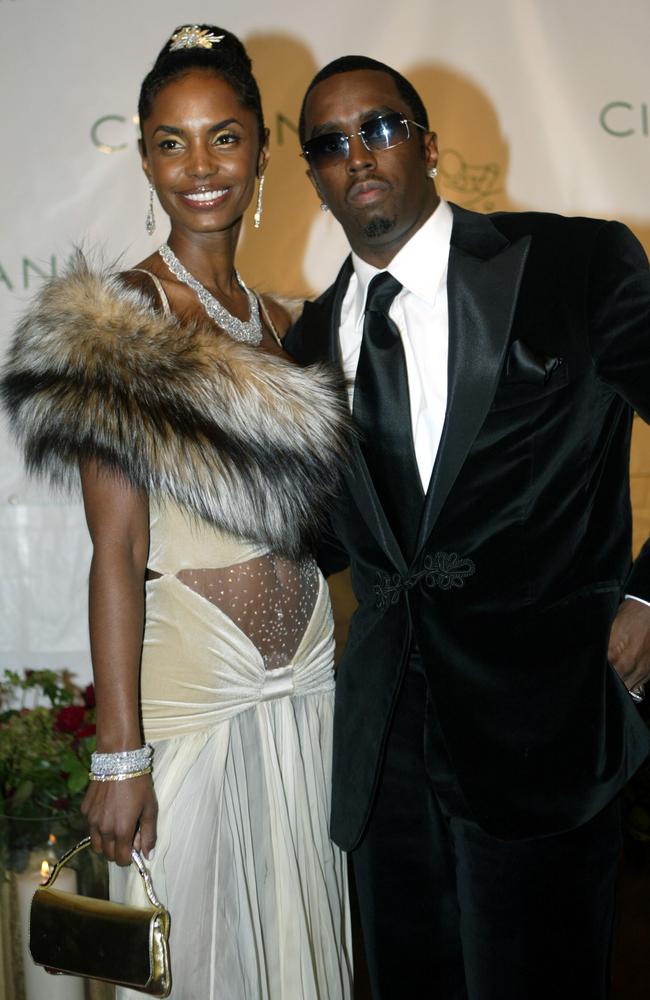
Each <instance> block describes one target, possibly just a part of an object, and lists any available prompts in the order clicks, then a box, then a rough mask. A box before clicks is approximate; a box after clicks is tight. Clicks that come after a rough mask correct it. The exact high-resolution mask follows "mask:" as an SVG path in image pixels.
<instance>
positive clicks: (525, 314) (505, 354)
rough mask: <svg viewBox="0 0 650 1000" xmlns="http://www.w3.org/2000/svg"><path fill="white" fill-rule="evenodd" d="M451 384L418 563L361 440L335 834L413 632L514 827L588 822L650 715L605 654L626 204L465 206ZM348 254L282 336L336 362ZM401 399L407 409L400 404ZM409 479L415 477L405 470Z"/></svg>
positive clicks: (480, 796)
mask: <svg viewBox="0 0 650 1000" xmlns="http://www.w3.org/2000/svg"><path fill="white" fill-rule="evenodd" d="M452 208H453V213H454V224H453V231H452V238H451V251H450V256H449V270H448V298H449V369H448V402H447V413H446V420H445V424H444V429H443V434H442V440H441V443H440V448H439V452H438V455H437V459H436V463H435V467H434V470H433V475H432V479H431V484H430V486H429V490H428V493H427V496H426V500H425V506H424V511H423V515H422V519H421V523H420V529H419V543H418V547H417V553H416V555H415V557H414V558H413V560H412V561H411V562H410V563H409V564H407V563H406V562H405V560H404V557H403V555H402V553H401V551H400V549H399V547H398V545H397V543H396V541H395V538H394V536H393V534H392V532H391V529H390V527H389V525H388V522H387V520H386V518H385V516H384V513H383V510H382V508H381V505H380V503H379V501H378V498H377V494H376V492H375V489H374V487H373V483H372V482H371V480H370V477H369V475H368V470H367V467H366V465H365V462H364V459H363V456H362V454H361V450H360V448H359V447H358V445H355V448H354V456H353V461H352V463H351V467H350V468H349V470H348V472H347V474H346V476H345V482H344V490H343V495H342V497H341V500H340V502H339V504H338V507H337V509H336V510H335V512H334V513H333V516H332V537H333V542H332V544H331V545H329V544H328V545H325V546H324V548H323V565H324V569H325V570H326V571H334V570H336V569H340V568H342V567H343V566H344V565H345V564H347V563H348V562H349V564H350V566H351V573H352V582H353V587H354V592H355V595H356V597H357V600H358V602H359V607H358V610H357V611H356V613H355V615H354V618H353V620H352V624H351V628H350V633H349V638H348V642H347V647H346V650H345V653H344V655H343V658H342V662H341V664H340V666H339V671H338V677H337V694H336V710H335V725H334V740H335V744H334V770H333V792H332V833H333V836H334V839H335V840H336V841H337V842H338V843H339V844H340V845H341V846H342V847H344V848H346V849H352V848H354V847H355V845H356V844H357V843H358V842H359V840H360V838H361V837H362V835H363V831H364V828H365V824H366V821H367V818H368V815H369V812H370V809H371V806H372V801H373V795H374V790H375V788H376V785H377V781H378V778H379V774H380V765H381V759H382V749H383V747H384V744H385V741H386V737H387V733H388V729H389V726H390V719H391V714H392V710H393V708H394V705H395V699H396V697H397V694H398V690H399V687H400V680H401V677H402V674H403V670H404V668H405V665H406V662H407V658H408V653H409V648H410V645H411V641H412V639H413V638H415V640H416V641H417V644H418V646H419V649H420V652H421V655H422V659H423V662H424V666H425V669H426V672H427V677H428V682H429V685H430V689H431V691H432V693H433V697H434V699H435V705H436V710H437V713H438V716H439V719H440V724H441V727H442V731H443V735H444V739H445V742H446V746H447V749H448V752H449V755H450V758H451V761H452V763H453V766H454V768H455V770H456V773H457V776H458V780H459V782H460V784H461V787H462V790H463V792H464V795H465V798H466V800H467V803H468V805H469V808H470V809H471V812H472V814H473V817H474V818H475V820H476V821H477V822H478V823H479V824H480V825H481V826H482V827H483V828H484V829H485V830H487V831H489V832H490V833H492V834H494V835H496V836H501V837H504V838H522V837H529V836H540V835H544V834H547V833H552V832H558V831H561V830H566V829H570V828H573V827H575V826H577V825H578V824H580V823H582V822H584V821H586V820H587V819H588V818H590V817H591V816H592V815H594V814H595V813H596V812H597V811H598V810H600V809H601V808H602V807H603V806H604V805H605V804H606V803H607V802H608V801H610V800H611V798H612V797H613V796H614V795H615V793H616V792H617V791H618V790H619V789H620V788H621V786H622V785H623V783H624V782H625V780H626V779H627V778H628V777H629V776H630V775H631V774H632V772H633V771H634V770H635V769H636V768H637V767H638V766H639V764H640V763H641V761H642V760H643V758H644V756H645V755H646V753H647V750H648V734H647V730H646V728H645V726H644V725H643V723H642V721H641V720H640V719H639V717H638V716H637V712H636V709H635V707H634V705H633V703H632V701H631V699H630V697H629V696H628V694H627V691H626V689H625V687H624V685H623V683H622V682H621V680H620V679H619V677H618V675H617V674H616V673H615V672H614V671H613V669H612V668H611V667H610V666H609V664H608V663H607V657H606V650H607V641H608V635H609V630H610V626H611V622H612V619H613V617H614V615H615V613H616V610H617V607H618V605H619V602H620V601H621V599H622V596H623V594H624V593H626V592H630V593H634V594H636V595H637V596H639V597H642V598H645V599H647V600H650V544H646V546H645V548H644V549H643V551H642V553H641V554H640V556H639V557H638V559H637V560H636V562H635V564H634V566H633V567H632V565H631V513H630V502H629V479H628V461H629V445H630V433H631V425H632V417H633V410H636V411H637V412H638V413H639V414H640V415H641V417H643V418H644V419H645V420H650V273H649V271H648V264H647V260H646V257H645V254H644V252H643V250H642V248H641V247H640V245H639V243H638V242H637V240H636V239H635V238H634V236H633V235H632V234H631V233H630V232H629V230H628V229H626V228H625V226H623V225H621V224H619V223H611V222H603V221H598V220H593V219H565V218H562V217H559V216H553V215H546V214H534V213H499V214H495V215H492V216H485V215H479V214H476V213H474V212H468V211H465V210H463V209H460V208H458V207H456V206H452ZM350 273H351V264H350V261H349V260H348V261H346V263H345V264H344V266H343V268H342V270H341V272H340V273H339V276H338V278H337V280H336V282H335V283H334V284H333V285H332V286H331V287H330V288H329V289H328V290H327V291H326V292H325V293H324V294H323V295H322V296H321V297H320V298H319V299H318V300H317V301H315V302H313V303H307V304H306V305H305V308H304V312H303V315H302V317H301V319H300V320H299V321H298V323H297V325H296V326H295V327H294V328H293V330H291V331H290V333H289V335H288V337H287V340H286V344H285V346H286V347H287V349H288V350H289V352H290V353H291V354H293V355H294V356H295V357H296V358H297V359H298V360H299V361H300V362H302V363H305V364H307V363H311V362H314V361H317V360H322V359H329V360H331V361H333V362H335V363H338V358H339V351H338V326H339V316H340V309H341V302H342V299H343V296H344V294H345V290H346V288H347V285H348V281H349V276H350ZM405 419H408V414H406V415H405ZM404 488H405V489H407V488H408V484H404Z"/></svg>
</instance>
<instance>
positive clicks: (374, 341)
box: [352, 271, 424, 561]
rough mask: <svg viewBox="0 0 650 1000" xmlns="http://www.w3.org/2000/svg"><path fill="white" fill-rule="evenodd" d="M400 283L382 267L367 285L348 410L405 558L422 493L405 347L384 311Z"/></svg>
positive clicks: (414, 534)
mask: <svg viewBox="0 0 650 1000" xmlns="http://www.w3.org/2000/svg"><path fill="white" fill-rule="evenodd" d="M401 287H402V286H401V284H400V283H399V281H397V279H396V278H394V277H393V276H392V274H389V273H388V272H387V271H384V272H382V273H381V274H378V275H377V276H376V277H374V278H373V279H372V281H371V282H370V285H369V287H368V297H367V299H366V314H365V318H364V322H363V340H362V341H361V351H360V353H359V364H358V366H357V373H356V376H355V381H354V401H353V405H352V412H353V414H354V418H355V421H356V423H357V426H358V427H359V429H360V430H361V432H362V435H363V439H362V443H361V447H362V449H363V454H364V457H365V459H366V463H367V465H368V468H369V470H370V475H371V476H372V480H373V483H374V486H375V489H376V491H377V495H378V496H379V499H380V501H381V504H382V507H383V508H384V512H385V514H386V517H387V518H388V521H389V523H390V526H391V528H392V529H393V532H394V534H395V537H396V538H397V541H398V542H399V544H400V547H401V549H402V552H403V553H404V555H405V557H406V559H407V561H408V560H409V559H410V558H411V557H412V555H413V554H414V550H415V543H416V541H417V532H418V526H419V522H420V514H421V512H422V501H423V498H424V494H423V492H422V483H421V480H420V475H419V472H418V467H417V462H416V459H415V450H414V448H413V436H412V434H411V407H410V403H409V390H408V379H407V376H406V360H405V358H404V348H403V347H402V339H401V337H400V335H399V330H398V329H397V327H396V326H395V324H394V323H393V321H392V320H391V319H389V317H388V310H389V309H390V305H391V302H392V301H393V299H394V298H395V296H396V295H397V293H398V292H399V291H400V289H401Z"/></svg>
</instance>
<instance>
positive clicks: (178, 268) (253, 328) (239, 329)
mask: <svg viewBox="0 0 650 1000" xmlns="http://www.w3.org/2000/svg"><path fill="white" fill-rule="evenodd" d="M158 253H159V254H160V256H161V257H162V259H163V260H164V262H165V264H166V265H167V267H168V268H169V270H170V271H171V272H172V274H173V275H174V277H175V278H178V280H179V281H182V282H183V284H184V285H187V286H188V288H191V289H192V291H193V292H194V294H195V295H196V297H197V299H198V300H199V302H200V303H201V305H202V306H203V308H204V309H205V311H206V313H207V314H208V316H209V317H210V319H212V320H214V322H215V323H216V324H217V326H219V327H221V329H222V330H224V331H225V332H226V333H227V334H228V336H229V337H232V339H233V340H238V341H240V342H241V343H242V344H252V345H253V346H257V344H261V343H262V323H261V320H260V306H259V302H258V301H257V298H256V297H255V295H253V293H252V292H251V291H249V289H248V288H247V287H246V285H245V284H244V282H243V281H242V279H241V278H240V276H239V272H238V271H235V276H236V278H237V281H238V282H239V284H240V285H241V287H242V288H243V290H244V291H245V292H246V295H247V297H248V308H249V310H250V314H251V315H250V319H249V320H241V319H237V317H236V316H233V314H232V313H230V312H228V310H227V309H226V308H225V306H222V305H221V303H220V302H219V300H218V299H216V298H215V297H214V295H211V294H210V292H209V291H208V290H207V288H205V286H204V285H202V284H201V282H200V281H197V279H196V278H195V277H194V275H192V274H190V272H189V271H188V270H187V268H185V267H183V265H182V264H181V262H180V260H179V259H178V257H177V256H176V254H175V253H174V251H173V250H172V249H171V248H170V247H169V246H168V245H167V244H166V243H163V245H162V246H161V247H159V248H158Z"/></svg>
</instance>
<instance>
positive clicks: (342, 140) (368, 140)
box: [302, 111, 426, 170]
mask: <svg viewBox="0 0 650 1000" xmlns="http://www.w3.org/2000/svg"><path fill="white" fill-rule="evenodd" d="M409 125H415V127H416V128H420V129H422V131H423V132H426V129H425V127H424V125H418V123H417V122H413V121H410V119H408V118H404V116H403V115H401V114H400V113H399V111H395V112H393V113H392V114H390V115H377V117H376V118H370V119H369V120H368V121H367V122H364V123H363V125H362V126H361V128H360V129H359V131H358V132H352V133H351V134H350V135H346V134H345V132H326V133H324V134H323V135H317V136H315V137H314V138H313V139H308V140H307V142H305V143H304V144H303V147H302V155H303V156H304V157H305V159H306V160H307V161H308V162H309V164H310V166H312V167H316V169H317V170H321V169H322V168H323V167H328V166H329V165H330V164H333V163H339V162H340V161H341V160H347V158H348V156H349V155H350V139H353V138H354V136H357V135H358V136H359V138H360V139H361V141H362V143H363V144H364V146H365V147H366V149H367V150H369V151H370V152H373V153H375V152H378V151H379V150H382V149H392V148H393V146H399V145H400V144H401V143H403V142H407V140H408V139H410V138H411V130H410V129H409Z"/></svg>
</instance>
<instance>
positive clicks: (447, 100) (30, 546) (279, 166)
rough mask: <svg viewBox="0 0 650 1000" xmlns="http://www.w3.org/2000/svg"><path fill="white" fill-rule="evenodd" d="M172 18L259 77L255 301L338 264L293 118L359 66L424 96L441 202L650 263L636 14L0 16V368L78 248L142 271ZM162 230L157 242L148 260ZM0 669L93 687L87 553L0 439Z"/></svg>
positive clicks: (95, 12)
mask: <svg viewBox="0 0 650 1000" xmlns="http://www.w3.org/2000/svg"><path fill="white" fill-rule="evenodd" d="M183 17H185V19H186V20H191V21H206V22H214V21H215V20H216V21H217V23H219V24H223V25H224V26H225V27H228V28H230V29H231V30H233V31H235V32H236V33H237V34H239V35H240V37H242V39H243V40H244V41H245V43H246V44H247V46H248V48H249V51H250V52H251V55H252V56H253V59H254V64H255V69H256V73H257V77H258V81H259V83H260V86H261V89H262V95H263V98H264V104H265V111H266V114H267V119H268V124H269V126H270V128H271V135H272V150H273V151H272V161H271V166H270V168H269V173H268V175H267V185H266V187H267V193H268V195H269V200H268V202H267V211H266V214H265V219H264V229H263V231H262V233H261V234H257V233H252V232H251V231H250V230H248V231H245V233H244V236H243V244H242V248H241V257H240V261H241V262H242V266H241V270H242V272H243V273H244V275H245V277H246V279H247V280H248V281H249V282H250V283H252V284H257V285H258V287H265V288H274V289H277V290H278V291H282V292H288V293H294V294H295V293H302V292H304V293H309V292H310V291H317V290H319V289H321V288H322V287H324V286H325V285H326V284H327V283H329V281H330V279H331V278H332V277H333V275H334V273H335V272H336V269H337V267H338V265H339V263H340V261H341V259H342V257H343V254H344V252H345V243H344V241H343V239H342V237H341V234H340V232H339V231H338V228H337V226H336V223H334V222H333V220H331V219H330V218H328V217H326V216H323V215H322V213H320V212H318V209H317V204H316V202H315V200H314V197H313V193H312V192H311V189H310V187H309V185H308V182H307V180H306V179H304V178H303V177H302V174H303V172H304V168H303V165H302V161H300V160H299V158H298V155H297V154H298V149H297V143H296V138H295V125H296V122H297V118H298V109H299V105H300V99H301V96H302V93H303V91H304V88H305V86H306V84H307V83H308V82H309V80H310V79H311V77H312V75H313V74H314V73H315V72H316V71H317V69H318V68H319V67H320V66H321V65H323V64H324V63H325V62H327V61H329V60H330V59H332V58H335V57H336V56H339V55H343V54H346V53H350V52H360V53H364V54H367V55H371V56H374V57H375V58H378V59H381V60H383V61H385V62H388V63H391V64H393V65H394V66H396V67H397V68H399V69H400V70H402V71H403V72H404V73H406V75H407V76H409V77H410V78H411V79H412V80H413V82H414V83H415V84H416V86H417V87H418V89H420V91H421V92H422V95H423V97H424V99H425V103H426V104H427V106H428V108H429V113H430V117H431V122H432V127H434V128H436V129H437V130H438V132H439V136H440V146H441V150H442V158H441V181H442V190H443V193H444V194H445V195H446V196H447V197H449V198H451V199H452V200H454V201H457V202H459V203H460V204H464V205H467V206H470V207H474V208H476V209H478V210H483V211H489V210H491V209H493V208H515V209H516V208H522V209H524V208H525V209H539V210H545V211H558V212H562V213H565V214H587V215H597V216H605V217H609V218H620V219H623V220H624V221H626V222H627V223H628V224H629V225H630V226H631V227H632V228H633V229H634V230H635V232H636V233H637V235H639V237H640V238H641V240H642V241H643V242H644V244H645V246H646V249H648V248H649V247H650V206H649V205H648V196H647V191H648V179H649V177H650V169H649V168H650V86H649V84H648V74H647V40H648V38H650V4H648V2H647V0H620V2H618V3H616V4H612V3H611V2H610V0H491V2H490V3H489V4H486V3H485V2H484V0H457V2H455V3H453V4H452V3H450V2H448V0H410V2H409V3H408V5H407V4H404V3H402V4H394V3H390V4H389V3H388V2H386V0H375V2H374V3H372V4H363V3H357V4H351V3H350V2H349V0H329V2H328V3H327V4H326V3H323V2H319V3H313V2H308V0H304V2H302V3H300V4H297V3H295V0H292V2H289V0H275V2H274V3H272V4H270V3H264V2H261V0H257V2H254V0H240V2H239V3H237V4H236V5H232V10H231V11H230V12H229V10H228V7H227V6H226V5H216V4H215V3H214V2H209V3H208V2H205V0H195V2H194V3H193V4H192V5H191V6H190V5H186V4H179V3H178V2H171V0H137V2H134V0H111V2H110V3H106V2H105V0H101V2H100V0H0V66H1V67H2V69H1V71H0V72H1V73H2V94H3V142H2V159H3V167H2V179H3V183H2V215H1V218H2V226H1V233H0V353H2V352H4V349H5V348H6V345H7V343H8V339H9V336H10V332H11V329H12V326H13V324H14V322H15V318H16V316H17V315H18V314H19V312H20V310H21V308H22V307H23V304H24V302H25V301H26V300H27V298H28V297H29V294H30V293H31V292H33V291H34V289H36V288H37V287H38V285H39V282H40V281H41V280H42V277H43V275H47V274H50V273H52V272H55V271H57V270H60V269H61V267H62V266H63V263H64V261H65V259H66V257H67V256H68V254H69V252H70V248H71V246H72V245H73V244H75V243H83V244H84V245H86V246H88V247H92V248H101V249H103V250H104V252H105V254H106V255H107V257H108V258H109V259H112V258H115V257H117V256H119V255H123V256H124V259H125V261H126V262H128V263H134V262H136V261H137V260H139V259H140V258H141V257H143V256H145V255H146V254H147V253H149V252H150V251H151V249H153V247H154V246H156V245H157V242H156V239H155V238H154V239H150V238H148V237H146V236H145V234H144V215H145V209H146V185H145V182H144V178H143V176H142V174H141V172H140V168H139V163H138V157H137V148H136V131H135V125H134V122H133V116H134V114H135V111H136V103H137V94H138V89H139V85H140V81H141V79H142V77H143V76H144V74H145V73H146V71H147V70H148V69H149V67H150V65H151V64H152V62H153V59H154V57H155V55H156V53H157V51H158V49H159V48H160V46H161V45H162V43H163V41H164V40H165V38H166V37H167V36H168V35H169V34H170V32H171V30H172V29H173V28H174V27H175V26H176V25H177V24H178V23H181V22H182V20H183ZM164 235H165V231H164V229H163V231H162V233H161V232H160V230H159V232H158V234H157V237H158V242H160V240H161V238H164ZM0 559H1V560H2V572H1V573H0V600H1V604H2V611H1V613H0V669H1V668H2V667H4V666H11V667H21V666H45V665H68V666H70V667H71V668H73V669H76V670H78V671H79V672H80V674H81V676H82V677H85V676H86V675H88V674H89V661H88V653H87V638H86V610H85V589H86V578H87V566H88V560H89V545H88V541H87V538H86V533H85V526H84V522H83V515H82V513H81V511H80V508H79V506H78V504H70V503H69V502H68V501H67V500H65V499H64V498H61V497H58V498H57V497H52V496H50V495H49V493H48V492H47V490H45V489H44V488H43V487H42V486H39V485H38V484H34V483H29V482H27V480H26V479H25V477H24V475H23V473H22V470H21V466H20V462H19V459H18V456H17V454H16V453H15V451H14V449H13V446H12V445H11V443H10V442H9V441H8V439H7V435H6V431H5V429H4V426H3V428H2V434H1V436H0Z"/></svg>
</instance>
